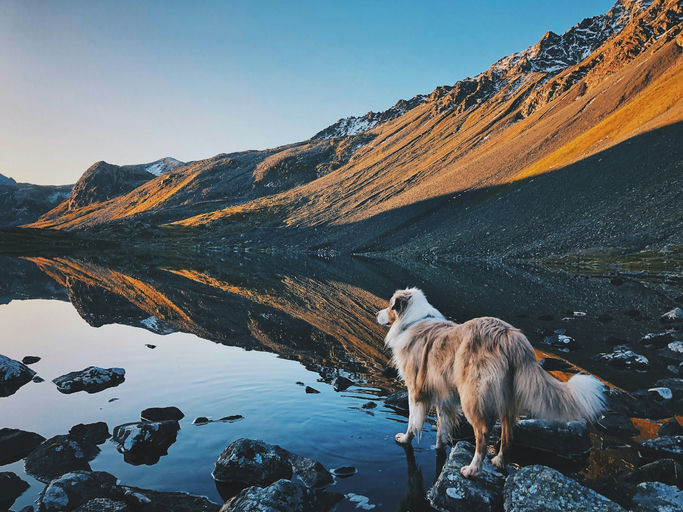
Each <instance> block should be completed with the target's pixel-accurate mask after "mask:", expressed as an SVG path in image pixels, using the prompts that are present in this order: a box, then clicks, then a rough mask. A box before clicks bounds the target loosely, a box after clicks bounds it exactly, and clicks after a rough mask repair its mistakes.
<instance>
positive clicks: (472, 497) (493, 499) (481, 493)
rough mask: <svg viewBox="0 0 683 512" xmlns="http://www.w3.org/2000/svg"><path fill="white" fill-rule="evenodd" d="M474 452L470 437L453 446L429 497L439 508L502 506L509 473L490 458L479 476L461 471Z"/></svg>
mask: <svg viewBox="0 0 683 512" xmlns="http://www.w3.org/2000/svg"><path fill="white" fill-rule="evenodd" d="M473 455H474V445H472V444H471V443H468V442H467V441H460V442H459V443H458V444H456V445H455V447H454V448H453V449H452V450H451V453H450V455H449V456H448V460H447V461H446V463H445V464H444V466H443V469H442V470H441V474H440V475H439V478H438V479H437V480H436V483H435V484H434V486H433V487H432V488H431V489H430V490H429V492H428V493H427V499H428V500H429V503H431V505H432V506H433V507H434V508H435V509H437V510H440V511H444V510H467V511H468V512H480V511H481V512H484V511H485V512H491V511H494V510H499V509H500V507H501V504H502V502H503V484H504V483H505V477H504V476H503V475H502V474H501V473H500V472H498V470H497V469H496V468H495V467H494V466H493V465H492V464H491V463H490V462H489V461H488V459H486V460H485V461H484V465H483V468H482V472H481V474H480V475H479V476H478V477H477V478H471V479H470V478H465V477H464V476H462V475H461V474H460V468H461V467H463V466H466V465H468V464H469V463H470V462H471V460H472V456H473Z"/></svg>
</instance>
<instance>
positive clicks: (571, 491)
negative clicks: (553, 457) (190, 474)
mask: <svg viewBox="0 0 683 512" xmlns="http://www.w3.org/2000/svg"><path fill="white" fill-rule="evenodd" d="M504 496H505V511H506V512H567V511H570V510H591V511H594V512H625V510H624V509H623V508H622V507H621V506H620V505H619V504H617V503H615V502H613V501H611V500H609V499H607V498H605V497H604V496H602V495H600V494H598V493H597V492H595V491H593V490H592V489H589V488H588V487H584V486H583V485H581V484H579V483H578V482H576V481H574V480H572V479H571V478H568V477H566V476H564V475H563V474H562V473H560V472H559V471H555V470H554V469H551V468H548V467H546V466H537V465H536V466H527V467H524V468H522V469H520V470H519V471H517V472H516V473H514V474H513V475H511V476H510V477H509V478H508V479H507V481H506V482H505V490H504Z"/></svg>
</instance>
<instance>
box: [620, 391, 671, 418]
mask: <svg viewBox="0 0 683 512" xmlns="http://www.w3.org/2000/svg"><path fill="white" fill-rule="evenodd" d="M607 402H608V407H609V409H610V410H611V411H614V412H617V413H619V414H625V415H626V416H629V417H637V418H650V419H653V420H657V419H662V418H670V417H671V410H670V409H669V408H668V407H665V406H664V405H662V404H661V403H659V402H657V401H654V400H650V399H644V398H635V397H633V396H631V395H629V394H628V393H624V392H623V391H621V390H619V389H616V388H613V389H610V390H609V391H608V392H607Z"/></svg>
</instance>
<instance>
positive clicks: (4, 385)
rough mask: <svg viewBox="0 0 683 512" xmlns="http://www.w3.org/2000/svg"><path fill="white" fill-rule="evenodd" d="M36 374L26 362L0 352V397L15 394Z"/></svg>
mask: <svg viewBox="0 0 683 512" xmlns="http://www.w3.org/2000/svg"><path fill="white" fill-rule="evenodd" d="M35 374H36V372H34V371H33V370H31V369H30V368H29V367H28V366H26V365H25V364H24V363H21V362H19V361H16V360H14V359H10V358H9V357H7V356H3V355H2V354H0V397H3V396H10V395H13V394H14V393H16V392H17V390H18V389H19V388H20V387H21V386H23V385H24V384H26V383H27V382H30V380H31V379H32V378H33V376H34V375H35Z"/></svg>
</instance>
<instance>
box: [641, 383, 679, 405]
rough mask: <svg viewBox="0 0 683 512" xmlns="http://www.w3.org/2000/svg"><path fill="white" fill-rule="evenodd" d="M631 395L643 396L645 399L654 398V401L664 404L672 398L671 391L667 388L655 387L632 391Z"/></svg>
mask: <svg viewBox="0 0 683 512" xmlns="http://www.w3.org/2000/svg"><path fill="white" fill-rule="evenodd" d="M633 396H634V397H636V398H643V399H645V400H655V401H656V402H660V403H662V404H666V403H667V402H670V401H671V399H672V398H673V392H672V391H671V390H670V389H669V388H665V387H656V388H648V389H639V390H637V391H634V392H633Z"/></svg>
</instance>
